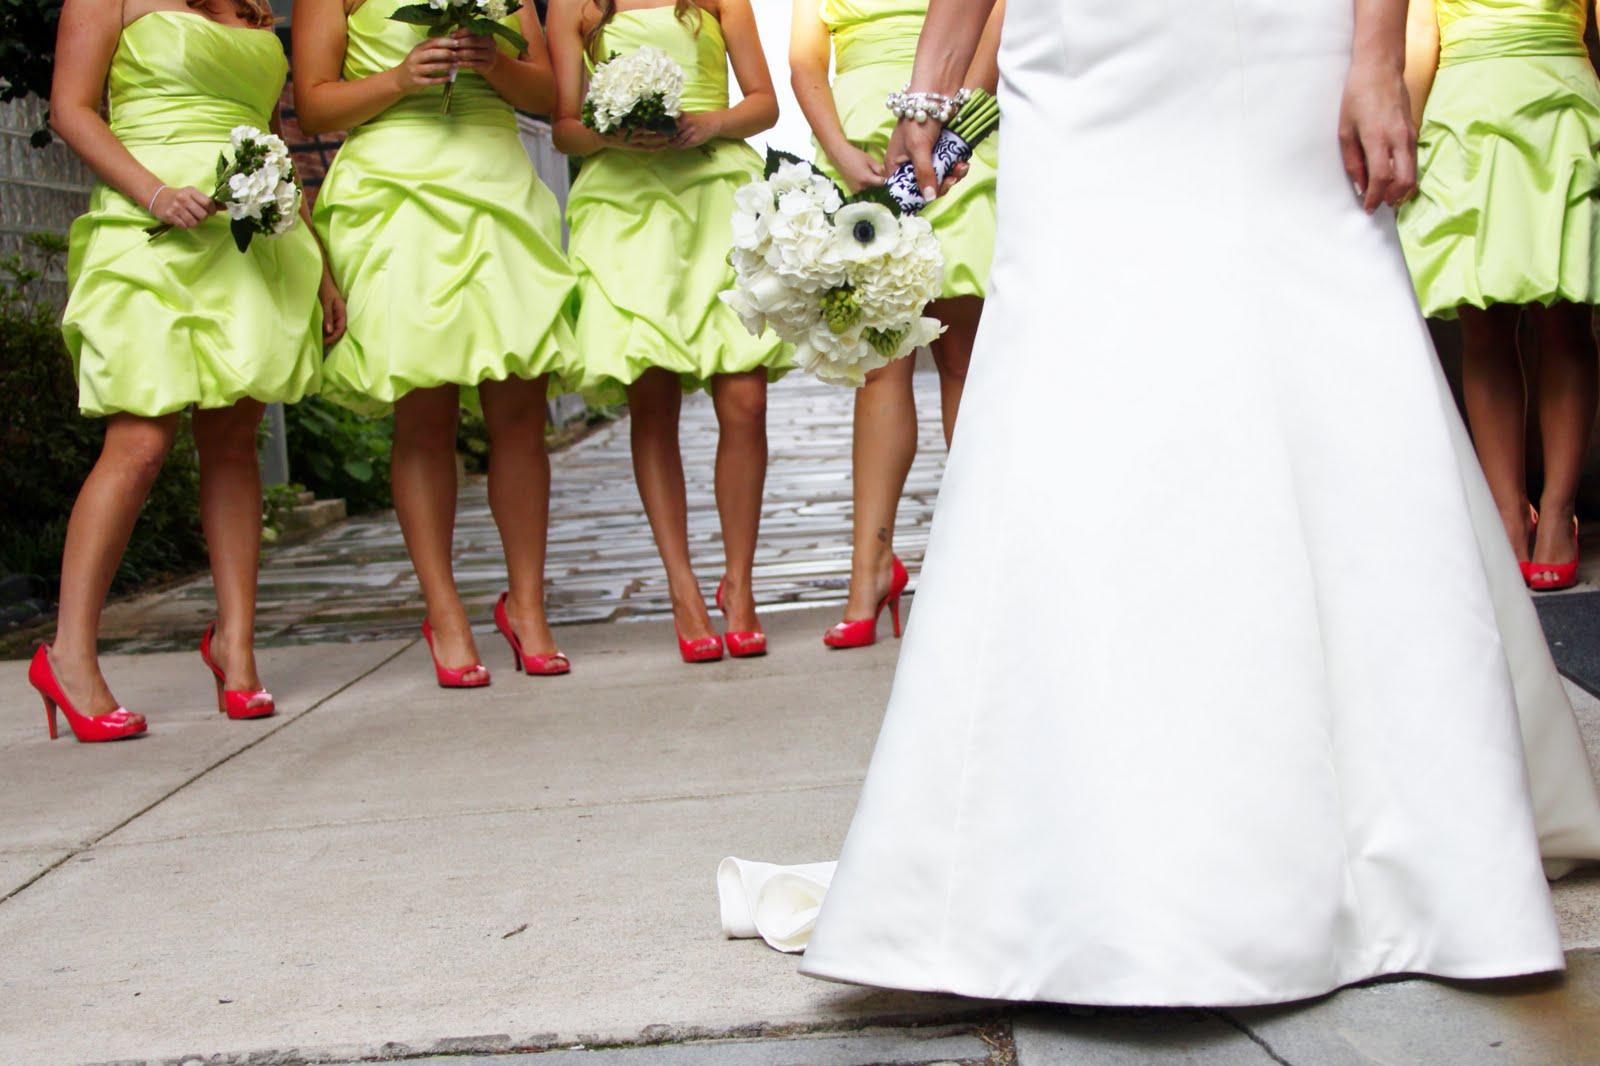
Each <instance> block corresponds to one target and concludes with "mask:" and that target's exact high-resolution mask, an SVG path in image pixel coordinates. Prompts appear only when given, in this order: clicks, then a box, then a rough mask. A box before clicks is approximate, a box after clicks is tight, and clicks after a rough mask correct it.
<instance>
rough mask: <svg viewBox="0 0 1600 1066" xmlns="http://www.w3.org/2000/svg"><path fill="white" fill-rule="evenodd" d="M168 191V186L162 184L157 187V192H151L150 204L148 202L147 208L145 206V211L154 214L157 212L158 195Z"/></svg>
mask: <svg viewBox="0 0 1600 1066" xmlns="http://www.w3.org/2000/svg"><path fill="white" fill-rule="evenodd" d="M166 191H167V187H166V186H165V185H161V186H158V187H157V188H156V191H155V192H153V193H151V194H150V202H149V203H148V204H146V205H145V208H144V213H145V214H147V215H153V214H155V213H156V197H158V196H160V195H161V194H162V193H164V192H166Z"/></svg>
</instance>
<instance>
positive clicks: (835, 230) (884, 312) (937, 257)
mask: <svg viewBox="0 0 1600 1066" xmlns="http://www.w3.org/2000/svg"><path fill="white" fill-rule="evenodd" d="M734 205H735V206H734V217H733V252H732V255H731V257H730V260H731V262H732V264H733V268H734V272H735V274H736V275H737V279H738V280H737V283H736V284H735V286H734V288H733V289H731V290H730V291H728V292H725V293H723V294H722V299H723V301H724V302H725V303H727V304H728V305H729V306H730V307H732V308H733V309H734V311H736V312H737V313H738V315H739V318H740V319H741V320H742V321H743V322H744V325H745V328H746V329H748V330H749V331H750V332H751V333H753V334H756V335H757V336H759V335H760V334H761V333H762V332H764V331H765V330H766V329H767V328H768V327H769V326H770V327H771V328H772V330H773V332H774V333H776V334H777V335H778V337H779V338H780V339H782V340H784V341H786V342H787V343H789V344H792V345H794V346H795V356H796V359H797V360H798V361H799V363H800V365H801V366H802V367H803V368H804V369H805V370H807V371H809V372H810V373H812V374H815V375H816V376H817V377H818V378H820V379H821V380H823V381H827V382H831V383H834V384H839V385H851V386H856V387H859V386H861V385H863V384H865V382H866V378H867V374H868V372H870V371H872V370H876V369H878V368H879V367H882V366H887V365H888V364H889V363H890V362H892V361H894V360H895V359H899V358H902V357H904V356H906V355H909V354H911V352H913V351H915V350H916V349H917V348H918V347H920V346H922V345H924V344H928V343H930V342H931V341H933V340H934V339H935V338H937V337H938V336H939V335H940V334H941V333H943V332H944V327H943V326H942V325H940V324H939V322H938V321H937V320H935V319H932V318H925V317H923V314H922V312H923V310H924V309H925V308H926V307H927V306H928V304H929V303H931V302H932V301H933V300H934V299H935V298H936V297H937V296H938V295H939V289H940V286H941V285H942V284H943V281H944V256H943V254H942V253H941V252H940V250H939V240H938V238H937V237H935V236H934V234H933V227H932V226H930V225H929V224H928V222H927V220H926V219H922V218H918V217H916V216H914V215H902V214H901V213H900V210H899V208H898V207H897V205H896V204H895V201H894V200H893V198H891V197H890V196H889V194H888V192H887V190H885V189H884V188H882V187H881V186H879V187H874V188H872V189H869V190H867V191H865V192H863V193H861V194H859V195H857V196H855V197H851V198H849V199H846V197H845V196H844V194H843V193H842V192H841V191H840V189H839V187H838V186H837V185H835V184H834V183H833V182H832V181H830V180H828V178H827V177H825V176H823V175H822V174H820V173H818V172H817V171H816V169H815V168H814V167H813V166H812V165H811V164H810V163H807V162H805V161H804V160H801V159H797V158H796V157H794V156H791V155H786V154H784V153H782V152H775V151H774V152H769V153H768V158H767V171H766V179H765V180H763V181H758V182H752V183H751V184H749V185H746V186H744V187H743V188H741V189H740V190H739V191H738V193H737V194H736V196H735V200H734Z"/></svg>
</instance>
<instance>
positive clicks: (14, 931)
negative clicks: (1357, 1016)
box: [0, 786, 986, 1066]
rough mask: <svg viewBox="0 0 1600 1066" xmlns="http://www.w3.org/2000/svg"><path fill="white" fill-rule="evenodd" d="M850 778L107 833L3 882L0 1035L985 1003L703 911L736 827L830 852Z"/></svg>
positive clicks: (14, 1056) (100, 1036) (286, 1050)
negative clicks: (748, 790) (800, 960)
mask: <svg viewBox="0 0 1600 1066" xmlns="http://www.w3.org/2000/svg"><path fill="white" fill-rule="evenodd" d="M855 794H856V789H855V787H854V786H847V787H840V788H834V789H825V790H814V791H811V792H808V793H806V794H805V796H804V797H803V802H797V798H796V797H795V796H793V795H791V794H786V793H776V794H762V795H753V796H731V797H707V798H704V799H694V800H673V801H663V802H654V803H619V804H611V805H604V806H595V807H586V808H572V809H564V810H543V811H533V812H510V813H494V814H487V815H476V816H474V815H466V816H451V817H433V816H428V815H426V814H415V815H409V816H408V815H405V814H400V815H399V816H397V818H396V819H395V820H394V821H390V822H379V823H361V824H356V825H332V826H327V827H314V828H295V829H292V830H285V831H276V830H262V831H257V832H250V833H236V834H228V835H218V836H210V837H206V838H204V839H200V838H193V837H190V838H182V839H177V840H170V841H161V842H156V843H141V844H127V845H109V844H105V845H101V846H98V847H96V848H95V849H93V851H92V852H90V853H85V854H82V855H79V856H77V857H76V858H74V859H72V860H70V861H68V862H67V863H65V864H64V865H62V866H61V867H59V868H57V869H56V870H55V871H54V872H52V873H51V874H50V875H49V877H48V878H46V879H45V880H44V881H41V882H39V883H38V884H36V885H35V886H34V887H33V888H31V889H29V890H27V891H24V892H22V893H20V894H18V895H16V896H14V897H12V898H11V899H10V900H9V901H8V902H7V903H6V904H5V905H4V906H3V907H0V943H4V944H5V945H6V950H5V952H4V953H3V957H0V1001H3V1002H5V1004H6V1010H5V1012H4V1014H3V1016H0V1047H3V1048H7V1049H9V1051H10V1061H14V1062H26V1063H30V1064H38V1066H46V1064H50V1063H64V1062H80V1061H84V1060H104V1059H138V1058H155V1059H161V1058H166V1057H181V1056H184V1055H190V1054H195V1055H205V1054H212V1053H216V1052H229V1053H233V1054H240V1055H242V1054H244V1053H247V1052H249V1053H257V1054H258V1056H259V1057H260V1058H261V1059H263V1060H271V1056H269V1055H268V1054H267V1053H268V1052H270V1053H271V1055H274V1056H277V1059H278V1060H283V1061H290V1062H293V1061H297V1060H298V1058H297V1057H314V1056H313V1054H312V1053H315V1052H318V1051H320V1050H322V1049H326V1048H329V1047H333V1048H348V1049H354V1050H355V1051H356V1052H357V1053H356V1054H352V1055H348V1056H347V1057H350V1058H367V1057H377V1056H379V1055H386V1056H398V1055H399V1054H401V1053H404V1054H411V1055H415V1054H426V1053H434V1052H436V1051H438V1050H439V1048H438V1047H437V1045H438V1043H439V1042H440V1041H441V1040H448V1041H449V1044H450V1049H451V1050H453V1051H469V1050H478V1051H486V1050H495V1049H497V1048H500V1047H508V1048H542V1047H560V1046H570V1045H572V1044H579V1043H581V1044H597V1043H599V1044H618V1043H635V1042H660V1041H665V1040H674V1041H676V1040H686V1039H696V1038H705V1037H712V1036H723V1035H730V1034H732V1035H749V1036H756V1035H761V1034H763V1033H768V1032H780V1033H781V1032H787V1031H789V1030H790V1029H792V1028H795V1027H799V1028H802V1029H804V1028H819V1029H839V1028H842V1027H847V1026H849V1025H851V1024H852V1023H856V1022H863V1021H876V1022H891V1021H892V1022H904V1021H909V1020H914V1019H918V1018H928V1019H931V1020H946V1019H948V1018H949V1016H951V1015H956V1016H959V1015H961V1014H962V1013H964V1012H965V1013H971V1012H974V1011H978V1010H982V1009H986V1008H985V1006H984V1005H970V1004H966V1003H964V1002H961V1001H955V1000H950V999H945V998H943V997H929V996H914V995H908V994H897V993H889V992H881V991H869V990H859V989H852V988H846V987H842V986H838V985H831V984H826V983H823V982H818V981H811V980H806V979H804V978H802V977H800V976H798V975H797V974H796V972H795V960H793V959H792V958H789V957H785V956H778V955H776V954H774V953H773V952H771V951H769V950H768V949H767V948H766V947H765V946H763V945H761V944H760V943H757V942H738V943H733V942H728V941H725V940H723V939H722V938H721V936H720V935H719V933H718V925H717V913H716V897H715V892H714V888H713V872H714V870H715V866H716V863H717V861H718V860H719V859H720V858H721V857H722V855H723V854H724V853H725V852H726V851H727V850H728V842H729V841H730V840H737V841H744V842H747V843H752V842H753V843H755V844H756V845H758V846H761V847H762V853H763V854H767V855H773V856H777V857H780V858H781V857H783V856H784V855H785V854H795V855H806V856H815V855H826V854H831V853H832V852H833V850H834V849H836V848H837V847H838V845H839V838H840V836H841V834H842V829H843V827H844V825H845V824H846V823H847V821H848V818H849V814H850V811H851V810H852V808H853V807H854V804H855ZM478 1034H485V1035H483V1036H479V1035H478ZM496 1034H500V1035H496Z"/></svg>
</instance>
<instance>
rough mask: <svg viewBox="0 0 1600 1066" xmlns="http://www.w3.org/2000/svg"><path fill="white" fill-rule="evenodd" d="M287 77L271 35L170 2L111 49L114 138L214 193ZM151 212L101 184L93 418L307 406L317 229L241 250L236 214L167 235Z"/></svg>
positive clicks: (76, 268) (89, 371)
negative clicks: (230, 153)
mask: <svg viewBox="0 0 1600 1066" xmlns="http://www.w3.org/2000/svg"><path fill="white" fill-rule="evenodd" d="M287 73H288V63H287V62H286V61H285V59H284V55H283V47H282V45H280V44H279V43H278V37H277V35H276V34H274V33H273V32H272V31H271V30H259V29H244V28H240V27H233V26H224V25H222V24H221V23H218V22H213V21H211V20H210V19H208V18H206V17H205V16H204V15H200V14H197V13H195V12H190V11H154V12H151V13H150V14H148V15H144V16H142V17H140V18H138V19H136V20H134V21H133V22H132V23H130V24H129V25H128V26H127V27H126V28H125V29H124V30H123V31H122V38H121V40H119V41H118V42H117V50H116V52H115V54H113V56H112V58H111V70H110V75H109V77H108V79H107V93H108V99H109V102H110V124H111V131H112V132H113V133H115V134H116V135H117V139H118V140H120V141H121V142H122V143H123V144H124V145H125V146H126V147H127V149H128V151H129V152H131V153H132V154H133V157H134V158H135V159H137V160H138V161H139V162H140V163H142V164H143V165H144V166H145V167H147V168H148V169H149V170H150V171H151V173H153V174H155V175H156V177H157V178H159V179H160V180H161V181H163V182H165V183H166V184H167V185H168V186H170V187H172V188H182V187H184V186H187V185H192V186H194V187H195V188H198V189H202V190H204V191H205V192H207V193H209V192H210V191H211V190H212V189H213V188H214V187H215V186H216V182H217V157H218V156H219V155H220V154H221V153H222V152H223V150H224V149H227V148H228V147H229V133H230V132H231V131H232V130H233V128H234V127H235V126H255V127H258V128H260V129H263V130H264V129H266V128H267V126H268V123H269V122H270V120H271V118H272V112H273V108H274V107H275V106H276V105H277V102H278V95H279V94H280V93H281V92H282V91H283V82H284V77H285V75H286V74H287ZM145 207H146V205H144V204H137V203H134V202H133V201H132V200H130V199H128V198H127V197H126V196H123V195H122V194H121V193H119V192H117V191H116V190H114V189H112V188H110V187H109V186H107V185H104V184H98V185H96V186H95V189H94V191H93V193H91V194H90V197H89V210H88V212H87V213H86V214H84V215H83V216H81V217H80V218H79V219H78V220H77V221H76V222H74V223H73V225H72V233H71V238H70V245H69V248H68V253H67V281H68V286H69V295H68V299H67V308H66V313H65V315H64V316H63V318H62V333H63V335H64V336H65V338H66V343H67V349H68V351H70V352H71V354H72V359H73V365H74V368H75V370H76V373H77V377H78V404H79V407H80V408H81V409H82V411H83V413H84V414H86V415H109V414H116V413H125V414H134V415H144V416H146V417H155V416H158V415H165V414H171V413H172V412H174V411H181V410H183V409H184V408H187V407H203V408H219V407H230V406H232V405H233V404H235V403H237V402H239V401H240V400H243V399H247V398H248V399H255V400H261V401H263V402H267V403H273V402H279V401H281V402H285V403H292V402H294V401H295V400H298V399H300V398H301V397H302V396H304V395H305V394H306V393H307V392H308V391H310V390H312V389H314V388H315V387H316V384H317V378H318V373H319V364H320V363H321V359H322V309H321V306H320V305H319V303H318V302H317V289H318V287H319V285H320V283H321V281H322V253H321V252H320V251H319V250H318V249H317V242H316V239H315V237H313V236H312V234H311V231H310V229H308V228H307V227H306V226H303V225H297V226H295V227H294V228H292V229H290V230H289V231H287V232H286V233H284V234H282V235H280V236H278V237H274V238H270V239H269V238H265V237H258V238H257V239H256V240H255V241H253V242H251V244H250V250H249V251H248V252H245V253H243V254H241V253H240V252H239V250H238V248H236V247H235V246H234V243H233V237H232V236H231V234H230V233H229V231H228V218H227V216H226V215H225V214H221V213H219V214H216V215H213V216H212V217H211V218H209V219H207V220H206V221H205V222H204V223H202V224H201V225H199V226H197V227H195V228H194V229H191V230H181V229H175V230H170V231H168V232H167V233H166V234H164V235H163V236H161V237H159V238H157V239H156V240H151V239H150V235H149V234H148V233H146V232H145V230H146V228H147V227H149V226H152V225H154V224H155V221H154V220H153V219H152V218H151V217H150V215H149V213H148V212H147V211H146V210H145Z"/></svg>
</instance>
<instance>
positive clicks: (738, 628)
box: [711, 370, 767, 633]
mask: <svg viewBox="0 0 1600 1066" xmlns="http://www.w3.org/2000/svg"><path fill="white" fill-rule="evenodd" d="M711 388H712V397H713V399H714V400H715V402H716V407H717V426H718V429H719V433H718V436H717V513H718V514H719V515H720V516H721V518H722V544H723V551H724V553H725V554H726V558H727V565H726V570H725V573H726V575H727V581H728V584H727V590H726V594H725V602H726V604H727V607H728V628H729V629H730V630H731V631H733V632H735V633H754V632H756V631H758V630H759V629H760V628H761V622H760V620H759V619H758V618H757V617H756V599H755V589H754V588H753V586H752V581H753V579H754V578H753V571H754V568H755V561H756V538H757V537H758V536H759V535H760V531H761V500H762V493H763V491H764V489H765V487H766V483H767V375H766V371H764V370H756V371H751V372H750V373H748V374H723V375H720V376H719V377H717V378H716V379H715V380H714V381H713V382H712V386H711Z"/></svg>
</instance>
